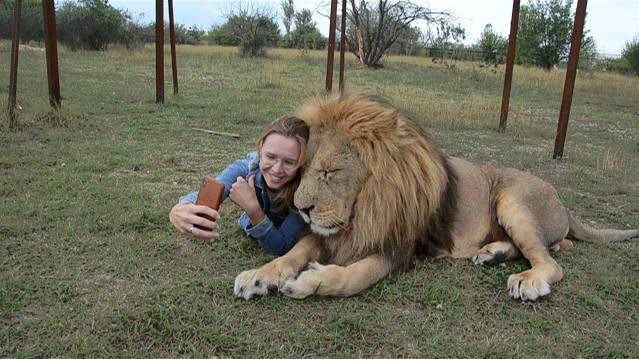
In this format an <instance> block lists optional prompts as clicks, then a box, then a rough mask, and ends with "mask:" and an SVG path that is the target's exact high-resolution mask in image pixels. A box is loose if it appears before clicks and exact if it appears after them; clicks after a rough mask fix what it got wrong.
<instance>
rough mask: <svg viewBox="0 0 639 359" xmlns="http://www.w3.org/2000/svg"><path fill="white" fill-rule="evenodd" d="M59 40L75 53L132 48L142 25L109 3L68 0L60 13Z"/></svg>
mask: <svg viewBox="0 0 639 359" xmlns="http://www.w3.org/2000/svg"><path fill="white" fill-rule="evenodd" d="M56 21H57V31H58V39H59V40H60V42H62V43H63V44H65V45H66V46H68V47H69V48H71V49H72V50H77V49H84V50H106V49H107V47H108V46H109V44H113V43H122V44H125V45H127V46H128V47H129V46H132V45H133V44H134V43H135V42H136V41H137V40H138V39H139V38H138V36H137V34H138V33H139V31H138V30H139V29H140V26H139V25H137V24H135V23H134V22H133V21H132V20H131V16H130V15H129V14H128V13H126V12H125V11H123V10H118V9H116V8H114V7H113V6H111V5H109V3H108V1H105V0H78V1H77V2H75V1H67V2H64V3H63V4H62V6H61V7H60V8H59V9H58V11H57V14H56Z"/></svg>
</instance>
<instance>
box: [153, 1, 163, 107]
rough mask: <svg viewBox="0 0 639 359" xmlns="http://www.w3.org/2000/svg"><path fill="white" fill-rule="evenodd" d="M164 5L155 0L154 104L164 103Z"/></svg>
mask: <svg viewBox="0 0 639 359" xmlns="http://www.w3.org/2000/svg"><path fill="white" fill-rule="evenodd" d="M163 6H164V3H163V0H155V102H156V103H164V7H163Z"/></svg>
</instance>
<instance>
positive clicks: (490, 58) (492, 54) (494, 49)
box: [477, 24, 508, 65]
mask: <svg viewBox="0 0 639 359" xmlns="http://www.w3.org/2000/svg"><path fill="white" fill-rule="evenodd" d="M477 47H478V48H479V49H480V50H481V59H482V61H484V62H486V63H488V64H495V65H496V64H503V63H504V60H505V57H506V49H507V48H508V39H506V38H505V37H503V36H501V35H499V34H497V33H496V32H495V31H494V30H493V26H492V25H491V24H486V26H485V27H484V31H482V33H481V35H480V36H479V41H478V42H477Z"/></svg>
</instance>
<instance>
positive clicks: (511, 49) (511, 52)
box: [498, 0, 520, 132]
mask: <svg viewBox="0 0 639 359" xmlns="http://www.w3.org/2000/svg"><path fill="white" fill-rule="evenodd" d="M519 3H520V1H519V0H514V1H513V13H512V15H511V18H510V36H509V37H508V56H507V58H506V74H505V75H504V92H503V93H502V95H501V115H500V116H499V130H498V131H499V132H504V131H506V122H507V121H508V107H509V106H510V87H511V85H512V81H513V66H514V64H515V49H516V47H517V29H518V28H519Z"/></svg>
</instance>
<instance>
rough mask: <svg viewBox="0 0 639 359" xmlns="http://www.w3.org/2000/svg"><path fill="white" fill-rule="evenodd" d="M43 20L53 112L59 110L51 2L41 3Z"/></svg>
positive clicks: (54, 26)
mask: <svg viewBox="0 0 639 359" xmlns="http://www.w3.org/2000/svg"><path fill="white" fill-rule="evenodd" d="M42 16H43V20H44V46H45V49H46V57H47V79H48V82H49V104H51V107H53V109H54V110H56V111H58V110H60V108H61V102H60V72H59V69H58V36H57V32H56V23H55V4H54V1H53V0H43V1H42Z"/></svg>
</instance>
